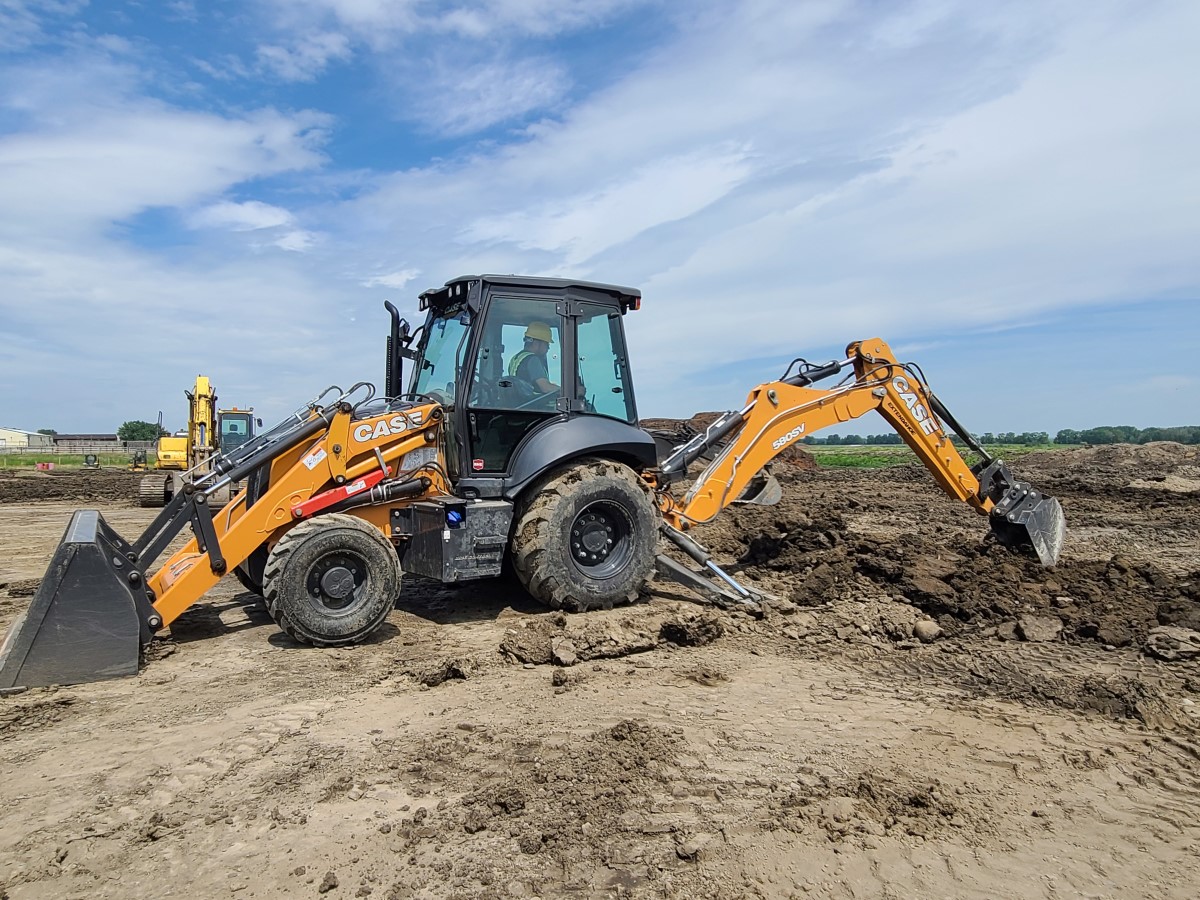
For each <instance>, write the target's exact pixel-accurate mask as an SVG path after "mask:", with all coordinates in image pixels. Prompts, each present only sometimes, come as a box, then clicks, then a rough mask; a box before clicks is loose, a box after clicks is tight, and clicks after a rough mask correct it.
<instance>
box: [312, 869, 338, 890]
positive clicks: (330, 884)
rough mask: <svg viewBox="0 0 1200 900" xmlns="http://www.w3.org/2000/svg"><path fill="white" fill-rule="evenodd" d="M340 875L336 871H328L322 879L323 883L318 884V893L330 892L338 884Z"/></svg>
mask: <svg viewBox="0 0 1200 900" xmlns="http://www.w3.org/2000/svg"><path fill="white" fill-rule="evenodd" d="M338 884H339V882H338V877H337V874H336V873H334V872H326V873H325V877H324V878H322V879H321V883H320V884H319V885H317V893H318V894H328V893H329V892H330V891H332V890H333V889H334V888H336V887H337V886H338Z"/></svg>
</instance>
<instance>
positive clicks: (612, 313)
mask: <svg viewBox="0 0 1200 900" xmlns="http://www.w3.org/2000/svg"><path fill="white" fill-rule="evenodd" d="M580 308H581V310H582V314H581V315H580V317H579V319H578V322H579V326H578V329H577V330H576V332H575V349H576V351H577V355H578V372H579V394H578V396H579V398H580V399H581V400H583V403H584V409H585V410H586V411H587V412H591V413H596V414H599V415H602V416H611V417H612V418H614V419H621V420H622V421H625V422H633V421H634V419H635V417H636V413H635V411H634V408H633V391H631V390H630V389H629V380H628V374H627V366H626V360H625V356H624V341H622V340H621V331H620V313H618V312H617V311H616V310H615V309H612V308H611V307H607V306H598V305H595V304H592V303H583V304H580Z"/></svg>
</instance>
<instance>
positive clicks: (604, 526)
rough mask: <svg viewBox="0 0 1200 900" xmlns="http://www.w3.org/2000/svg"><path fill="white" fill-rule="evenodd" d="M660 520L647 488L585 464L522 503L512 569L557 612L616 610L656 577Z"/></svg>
mask: <svg viewBox="0 0 1200 900" xmlns="http://www.w3.org/2000/svg"><path fill="white" fill-rule="evenodd" d="M658 528H659V516H658V513H657V512H656V511H655V509H654V503H653V499H652V496H651V493H650V489H649V487H647V485H646V483H645V482H644V481H642V479H640V478H639V477H638V476H637V475H636V474H634V472H633V470H632V469H630V468H628V467H627V466H623V465H621V464H620V463H615V462H612V461H609V460H601V459H584V460H580V461H578V462H575V463H572V464H570V465H568V466H564V467H563V468H560V469H557V470H555V471H554V472H552V473H550V475H549V476H547V477H546V478H545V479H543V480H542V481H541V482H539V483H538V484H535V485H534V486H532V487H531V488H530V489H529V490H528V492H527V494H526V495H525V499H524V501H523V502H522V504H521V506H520V508H519V510H518V514H517V524H516V528H515V531H514V535H513V541H512V547H511V549H510V552H511V554H512V563H513V569H514V570H515V571H516V574H517V578H518V579H519V580H520V582H521V584H522V585H523V586H524V587H525V590H527V591H528V592H529V593H530V595H531V596H532V597H533V598H534V599H535V600H537V601H539V602H541V603H544V604H546V605H547V606H549V607H551V608H552V609H565V610H570V611H572V612H583V611H585V610H589V609H612V607H613V606H615V605H616V604H619V603H629V602H632V601H633V600H635V599H637V595H638V591H639V590H640V589H641V587H642V585H643V584H645V583H646V580H647V579H648V578H649V577H650V575H651V573H652V572H653V570H654V554H655V548H656V547H657V545H658Z"/></svg>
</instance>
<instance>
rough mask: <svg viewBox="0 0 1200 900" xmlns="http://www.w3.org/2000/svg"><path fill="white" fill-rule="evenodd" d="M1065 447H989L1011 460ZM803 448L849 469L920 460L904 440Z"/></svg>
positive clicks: (972, 460)
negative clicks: (889, 442) (897, 442)
mask: <svg viewBox="0 0 1200 900" xmlns="http://www.w3.org/2000/svg"><path fill="white" fill-rule="evenodd" d="M1063 448H1064V445H1062V444H1037V445H1027V444H993V445H991V446H989V447H987V448H986V449H987V451H988V452H989V453H991V454H992V455H994V456H999V457H1000V458H1001V459H1004V460H1006V461H1011V460H1014V459H1019V458H1020V457H1022V456H1025V455H1026V454H1027V453H1034V452H1036V451H1038V450H1061V449H1063ZM800 449H802V450H807V451H808V452H809V453H811V454H812V455H813V456H814V457H815V458H816V460H817V462H818V463H819V464H820V465H822V466H830V467H838V468H847V469H883V468H887V467H888V466H904V465H909V464H910V463H916V462H917V461H918V460H917V456H916V454H915V453H913V452H912V450H910V449H909V448H908V447H907V446H905V445H904V444H850V445H846V444H839V445H835V446H832V447H825V446H821V445H809V444H805V445H803V446H801V448H800ZM963 458H964V459H966V461H967V463H968V464H972V465H973V464H974V463H976V462H977V461H978V459H979V458H978V457H977V456H976V455H975V454H974V453H972V452H971V451H969V450H968V451H966V452H965V453H964V454H963Z"/></svg>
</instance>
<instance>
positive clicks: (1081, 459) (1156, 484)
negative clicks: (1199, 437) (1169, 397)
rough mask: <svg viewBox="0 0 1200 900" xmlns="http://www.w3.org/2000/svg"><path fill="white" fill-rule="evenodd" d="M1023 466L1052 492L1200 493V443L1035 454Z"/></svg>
mask: <svg viewBox="0 0 1200 900" xmlns="http://www.w3.org/2000/svg"><path fill="white" fill-rule="evenodd" d="M1018 466H1019V468H1020V470H1021V472H1022V473H1023V475H1027V476H1029V477H1031V478H1036V479H1037V481H1038V484H1039V486H1041V487H1042V488H1043V489H1044V490H1046V491H1047V492H1049V493H1055V492H1060V493H1063V492H1065V493H1082V494H1109V495H1111V494H1114V493H1116V494H1121V493H1124V492H1126V491H1133V492H1139V491H1165V492H1170V493H1178V494H1189V493H1196V492H1200V447H1194V446H1189V445H1186V444H1177V443H1175V442H1173V441H1156V442H1154V443H1150V444H1111V445H1104V446H1101V447H1087V448H1083V449H1080V450H1053V451H1045V452H1041V453H1031V454H1029V455H1028V456H1023V457H1021V458H1020V460H1019V461H1018ZM1142 496H1143V498H1144V497H1145V494H1143V495H1142Z"/></svg>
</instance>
